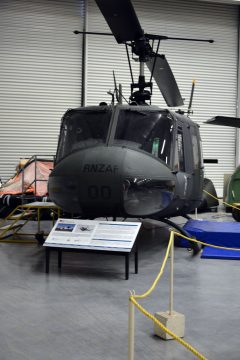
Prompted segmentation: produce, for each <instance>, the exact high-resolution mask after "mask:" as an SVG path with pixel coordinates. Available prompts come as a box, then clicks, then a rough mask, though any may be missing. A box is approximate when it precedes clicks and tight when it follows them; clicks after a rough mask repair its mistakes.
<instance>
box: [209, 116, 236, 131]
mask: <svg viewBox="0 0 240 360" xmlns="http://www.w3.org/2000/svg"><path fill="white" fill-rule="evenodd" d="M205 123H206V124H210V125H223V126H231V127H236V128H240V118H237V117H231V116H215V117H213V118H211V119H209V120H207V121H205Z"/></svg>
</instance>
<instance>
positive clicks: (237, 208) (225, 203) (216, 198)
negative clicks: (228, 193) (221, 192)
mask: <svg viewBox="0 0 240 360" xmlns="http://www.w3.org/2000/svg"><path fill="white" fill-rule="evenodd" d="M203 192H205V194H208V195H209V196H211V197H212V198H213V199H215V200H219V198H218V197H216V196H214V195H212V194H210V193H209V192H208V191H206V190H203ZM222 203H223V204H224V205H227V206H229V207H231V208H233V209H236V210H240V208H239V207H237V206H234V205H231V204H228V203H227V202H225V201H223V202H222Z"/></svg>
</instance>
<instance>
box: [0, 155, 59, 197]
mask: <svg viewBox="0 0 240 360" xmlns="http://www.w3.org/2000/svg"><path fill="white" fill-rule="evenodd" d="M51 169H53V161H44V160H35V161H32V162H30V163H29V164H28V165H26V168H24V169H22V170H21V171H20V172H19V173H18V174H17V175H15V176H14V177H13V178H12V179H10V180H8V181H7V182H6V183H5V184H3V185H2V187H0V195H8V194H10V195H17V194H23V193H28V194H29V193H32V194H34V195H36V196H45V195H46V194H47V182H48V177H49V174H50V172H51Z"/></svg>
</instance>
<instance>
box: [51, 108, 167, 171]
mask: <svg viewBox="0 0 240 360" xmlns="http://www.w3.org/2000/svg"><path fill="white" fill-rule="evenodd" d="M112 114H114V116H113V119H112ZM116 118H117V119H116ZM173 128H174V120H173V118H172V116H171V115H170V114H169V113H168V112H167V111H165V110H159V108H158V109H156V110H150V108H149V107H147V108H146V107H145V108H142V109H141V110H138V109H135V108H133V109H131V108H130V107H124V106H123V107H120V108H118V110H117V114H116V111H115V112H113V108H112V107H111V106H105V107H104V108H101V107H91V108H89V109H86V108H85V110H78V109H75V110H69V111H68V112H67V113H66V115H65V116H64V118H63V120H62V126H61V132H60V137H59V144H58V151H57V156H56V163H57V162H59V161H60V160H61V159H62V158H64V157H66V156H67V155H69V154H71V153H73V152H74V151H77V150H80V149H86V148H90V147H93V146H94V147H95V146H98V145H104V144H105V145H109V144H111V145H112V146H119V147H128V148H130V149H131V148H132V149H138V150H140V151H143V152H147V153H148V154H151V155H152V156H154V157H156V158H158V159H160V160H161V161H163V162H164V163H165V164H167V165H168V166H171V151H172V148H173Z"/></svg>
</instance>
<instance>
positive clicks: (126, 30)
mask: <svg viewBox="0 0 240 360" xmlns="http://www.w3.org/2000/svg"><path fill="white" fill-rule="evenodd" d="M95 1H96V3H97V5H98V7H99V9H100V11H101V12H102V14H103V16H104V18H105V20H106V22H107V23H108V26H109V27H110V29H111V31H112V33H113V35H114V36H115V38H116V40H117V42H118V43H124V42H126V41H134V40H137V39H139V38H141V37H142V36H143V29H142V28H141V25H140V23H139V20H138V18H137V15H136V13H135V10H134V8H133V6H132V3H131V1H130V0H119V1H117V0H95Z"/></svg>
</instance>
